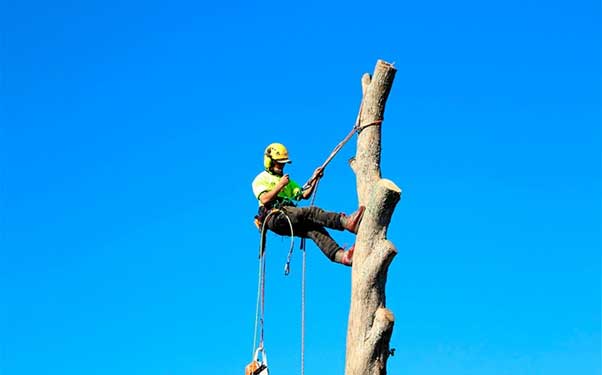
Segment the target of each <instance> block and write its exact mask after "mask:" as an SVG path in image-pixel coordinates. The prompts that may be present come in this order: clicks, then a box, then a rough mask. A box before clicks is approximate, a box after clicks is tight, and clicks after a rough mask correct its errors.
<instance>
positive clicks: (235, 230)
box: [0, 0, 602, 375]
mask: <svg viewBox="0 0 602 375" xmlns="http://www.w3.org/2000/svg"><path fill="white" fill-rule="evenodd" d="M600 15H601V10H600V4H599V2H594V1H573V2H570V3H569V2H558V1H539V0H535V1H527V2H525V1H514V0H510V1H504V2H501V1H499V2H479V1H460V2H453V3H450V2H443V1H431V2H422V3H416V2H394V1H384V2H380V3H376V4H374V3H368V2H359V1H346V2H337V1H335V2H322V1H320V2H318V1H309V2H303V3H286V2H229V3H223V4H218V3H204V2H192V1H191V2H185V1H179V0H175V1H170V2H166V1H148V2H142V1H129V2H115V1H103V2H100V1H86V2H67V1H61V0H59V1H54V2H52V3H48V2H35V1H27V0H25V1H20V2H17V1H5V2H3V3H2V5H1V11H0V25H2V49H1V50H0V63H1V67H2V81H1V84H2V86H1V87H2V90H1V92H2V101H1V105H2V107H1V108H2V116H1V117H0V125H1V126H0V130H1V138H0V142H1V143H0V150H1V154H0V155H1V159H0V161H1V167H2V168H1V181H2V188H1V190H0V192H1V195H0V199H1V212H2V215H1V216H0V217H1V229H2V230H1V234H2V236H1V239H0V241H1V245H0V318H1V319H0V332H1V333H0V373H1V374H2V375H5V374H6V375H25V374H27V375H29V374H36V375H39V374H57V375H58V374H60V375H71V374H73V375H75V374H86V375H94V374H103V375H104V374H112V375H120V374H124V375H125V374H128V375H131V374H144V375H189V374H190V375H192V374H200V373H219V374H240V373H242V371H243V368H244V366H245V365H246V363H248V362H249V360H250V359H251V358H250V357H251V351H252V344H253V323H254V314H255V298H256V282H257V273H256V272H257V258H256V255H257V247H258V233H257V231H256V229H255V227H254V226H253V224H252V217H253V215H254V212H255V210H256V201H255V200H254V198H253V195H252V191H251V187H250V183H251V180H252V179H253V178H254V176H255V175H256V174H257V173H259V172H260V171H261V169H262V152H263V149H264V148H265V146H266V145H267V144H269V143H271V142H274V141H276V142H282V143H285V144H286V145H287V146H288V148H289V151H290V154H291V157H292V158H293V160H294V163H293V164H292V165H290V166H289V167H288V172H290V173H291V175H292V177H293V179H296V180H297V181H299V182H304V181H305V180H306V179H307V177H309V175H310V174H311V172H312V171H313V169H314V168H315V167H317V166H318V165H320V164H321V163H322V162H323V161H324V159H325V158H326V157H327V156H328V154H329V153H330V151H331V150H332V148H333V147H334V146H335V145H336V144H337V143H338V142H339V141H340V140H341V139H342V138H343V137H344V136H345V135H346V134H347V132H348V131H349V129H350V127H351V126H352V124H353V121H354V120H355V115H356V113H357V110H358V105H359V102H360V99H361V98H360V96H361V90H360V85H359V80H360V77H361V75H362V74H363V73H364V72H372V70H373V68H374V65H375V62H376V60H377V59H384V60H386V61H389V62H395V66H396V67H397V68H398V73H397V77H396V79H395V83H394V87H393V90H392V92H391V95H390V97H389V100H388V105H387V110H386V117H385V122H384V124H383V129H382V131H383V159H382V172H383V176H384V177H386V178H389V179H391V180H393V181H395V182H396V183H397V184H398V185H399V186H400V187H401V188H402V189H403V190H404V194H403V197H402V200H401V202H400V203H399V205H398V206H397V209H396V211H395V214H394V216H393V219H392V222H391V225H390V229H389V238H390V239H391V240H392V241H393V242H394V243H395V244H396V246H397V247H398V250H399V254H398V255H397V257H396V258H395V260H394V262H393V264H392V265H391V267H390V271H389V279H388V284H387V304H388V307H390V308H391V309H392V310H393V312H394V313H395V316H396V323H395V328H394V333H393V337H392V340H391V346H392V347H394V348H396V355H395V356H394V357H392V358H390V360H389V367H388V368H389V373H390V374H392V375H399V374H406V375H434V374H446V375H454V374H458V375H460V374H461V375H471V374H479V375H503V374H513V375H521V374H525V375H527V374H528V375H532V374H546V375H556V374H557V375H565V374H599V373H600V370H601V364H600V353H601V348H600V341H601V328H600V321H601V314H600V312H601V309H600V307H601V306H600V292H601V281H600V271H601V269H600V268H601V258H600V248H601V245H602V244H601V208H602V202H601V187H602V186H601V155H600V141H601V139H600V124H601V85H600V84H601V81H600V79H601V78H600V77H601V56H600V48H599V45H600V42H601V32H600V30H601V22H600ZM354 149H355V141H352V142H350V143H349V144H348V146H346V148H345V149H344V150H343V151H342V152H341V153H340V154H339V156H337V158H336V159H335V160H334V161H333V162H332V163H331V164H330V165H329V167H328V169H327V170H326V175H325V178H324V179H323V182H322V183H321V184H320V190H319V192H318V197H317V201H316V202H317V204H318V205H319V206H322V207H324V208H326V209H329V210H333V211H351V210H353V209H354V208H355V206H356V204H357V202H356V199H357V198H356V191H355V180H354V176H353V173H352V172H351V170H350V169H349V168H348V167H347V165H346V160H347V159H348V158H349V157H351V156H352V155H353V154H354ZM334 236H335V238H336V239H337V241H339V242H340V243H341V244H347V245H349V244H351V243H353V237H352V236H351V235H350V234H348V233H334ZM268 241H269V245H268V246H269V250H268V251H269V254H270V258H269V259H268V280H267V283H268V285H267V288H268V289H267V302H266V303H267V305H266V310H267V311H266V349H267V351H268V355H269V359H270V365H271V366H270V367H271V369H272V371H273V373H274V374H282V373H298V372H299V340H300V338H299V327H300V321H299V314H300V289H299V286H300V265H301V262H300V253H299V251H298V250H297V251H296V254H295V257H294V259H293V264H292V268H293V270H292V274H291V275H290V276H289V277H287V278H285V277H284V276H283V275H282V267H283V265H284V261H285V258H286V251H287V245H288V243H287V239H280V238H278V237H276V236H270V237H269V239H268ZM297 244H298V241H297ZM307 255H308V271H307V301H306V304H307V311H306V319H307V327H306V329H307V338H306V354H305V358H306V373H307V374H327V373H332V374H335V373H339V374H342V373H343V369H344V355H345V336H346V324H347V314H348V307H349V297H350V289H349V288H350V285H349V284H350V283H349V282H350V272H349V269H347V268H344V267H341V266H338V265H335V264H332V263H330V262H329V261H328V260H327V259H326V258H325V257H324V256H323V255H322V254H321V253H320V252H319V250H318V249H317V248H316V247H315V246H313V245H309V248H308V254H307Z"/></svg>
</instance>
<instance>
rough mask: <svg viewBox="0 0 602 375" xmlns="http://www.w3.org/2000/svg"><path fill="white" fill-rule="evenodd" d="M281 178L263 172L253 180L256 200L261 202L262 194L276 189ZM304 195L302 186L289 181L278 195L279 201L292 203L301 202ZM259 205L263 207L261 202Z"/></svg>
mask: <svg viewBox="0 0 602 375" xmlns="http://www.w3.org/2000/svg"><path fill="white" fill-rule="evenodd" d="M281 178H282V177H281V176H276V175H273V174H271V173H269V172H267V171H263V172H261V173H260V174H258V175H257V177H255V179H254V180H253V184H252V186H253V194H254V195H255V198H257V199H258V200H259V196H260V195H261V194H263V193H265V192H267V191H270V190H272V189H274V188H275V187H276V185H277V184H278V181H280V179H281ZM302 195H303V189H302V188H301V186H300V185H299V184H298V183H296V182H295V181H293V180H291V179H289V181H288V184H286V186H285V187H284V189H282V190H280V193H278V198H279V200H283V201H288V202H291V201H299V200H301V198H302ZM259 205H260V206H261V205H262V204H261V201H259Z"/></svg>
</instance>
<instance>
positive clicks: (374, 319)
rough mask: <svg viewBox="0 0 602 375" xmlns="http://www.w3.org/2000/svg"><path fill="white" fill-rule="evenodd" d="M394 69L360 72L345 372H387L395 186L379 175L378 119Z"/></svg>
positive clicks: (382, 65) (386, 66)
mask: <svg viewBox="0 0 602 375" xmlns="http://www.w3.org/2000/svg"><path fill="white" fill-rule="evenodd" d="M395 72H396V69H395V68H394V67H393V65H391V64H389V63H386V62H384V61H381V60H379V61H378V62H377V63H376V68H375V69H374V74H373V75H372V77H370V75H369V74H364V76H363V77H362V91H363V93H364V96H363V100H362V104H361V107H360V113H359V115H358V116H359V117H358V119H359V121H358V124H359V128H360V129H361V130H360V132H359V135H358V140H357V151H356V157H355V158H354V159H352V160H351V161H350V164H351V168H352V169H353V171H354V172H355V174H356V180H357V192H358V198H359V203H360V204H361V205H364V206H366V211H365V213H364V218H363V220H362V223H361V225H360V227H359V231H358V234H357V238H356V243H355V254H354V256H353V268H352V272H351V275H352V276H351V277H352V280H351V283H352V286H351V288H352V289H351V307H350V310H349V325H348V329H347V354H346V363H345V374H346V375H384V374H386V373H387V359H388V358H389V341H390V339H391V334H392V332H393V323H394V320H395V318H394V316H393V313H392V312H391V311H390V310H388V309H387V308H386V304H385V302H386V298H385V284H386V281H387V271H388V268H389V265H390V264H391V261H392V260H393V257H394V256H395V255H396V254H397V250H396V249H395V246H394V245H393V244H392V243H391V242H390V241H388V240H387V238H386V237H387V227H388V225H389V222H390V221H391V216H392V215H393V210H394V209H395V206H396V205H397V202H399V199H400V197H401V190H400V189H399V188H398V187H397V186H396V185H395V184H394V183H393V182H392V181H390V180H387V179H383V178H381V171H380V155H381V123H380V122H379V121H380V120H382V119H383V114H384V111H385V103H386V101H387V97H388V96H389V92H390V90H391V86H392V84H393V79H394V78H395Z"/></svg>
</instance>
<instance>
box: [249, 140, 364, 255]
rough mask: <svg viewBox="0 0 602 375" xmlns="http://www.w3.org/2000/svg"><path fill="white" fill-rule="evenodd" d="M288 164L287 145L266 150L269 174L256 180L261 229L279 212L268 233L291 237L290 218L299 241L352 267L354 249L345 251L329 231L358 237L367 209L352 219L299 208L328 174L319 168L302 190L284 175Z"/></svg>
mask: <svg viewBox="0 0 602 375" xmlns="http://www.w3.org/2000/svg"><path fill="white" fill-rule="evenodd" d="M288 163H291V160H290V159H289V157H288V150H287V149H286V147H284V145H282V144H280V143H272V144H270V145H269V146H268V147H267V148H266V149H265V152H264V156H263V166H264V168H265V170H264V171H263V172H261V173H260V174H258V175H257V177H255V179H254V180H253V185H252V186H253V193H254V195H255V197H256V198H257V200H258V201H259V213H258V215H257V216H255V219H256V220H257V222H258V223H259V225H260V226H261V225H262V223H263V221H264V220H265V218H266V217H267V216H268V214H269V212H270V211H271V210H272V209H279V210H280V211H281V213H280V214H274V215H270V216H269V217H268V221H267V222H266V223H265V225H266V227H267V228H268V229H270V230H271V231H272V232H274V233H276V234H279V235H281V236H290V235H291V233H290V226H289V222H288V220H287V218H286V217H288V218H289V219H290V221H291V224H292V227H293V234H294V235H295V236H296V237H302V238H310V239H311V240H312V241H314V243H315V244H316V245H317V246H318V247H319V248H320V250H322V252H323V253H324V255H326V257H327V258H328V259H330V260H331V261H333V262H336V263H341V264H344V265H346V266H351V264H352V259H353V250H354V245H352V246H351V247H350V248H349V249H347V250H345V249H343V248H342V247H341V246H339V245H338V244H337V243H336V242H335V241H334V239H333V238H332V237H331V236H330V234H328V232H327V231H326V229H325V227H326V228H331V229H336V230H345V229H346V230H348V231H350V232H352V233H357V229H358V227H359V224H360V221H361V220H362V216H363V213H364V207H363V206H360V207H359V208H358V210H357V211H355V212H354V213H352V214H351V215H345V214H340V213H335V212H329V211H324V210H323V209H321V208H319V207H315V206H311V207H297V206H296V203H295V202H298V201H300V200H301V199H309V197H311V193H312V192H313V189H314V187H315V186H316V183H317V181H318V179H319V178H320V177H322V175H323V173H324V171H323V168H322V167H320V168H317V169H316V170H315V171H314V173H313V175H312V178H311V179H310V183H309V184H308V185H307V186H305V187H301V186H299V184H297V183H296V182H295V181H293V180H292V179H290V178H289V175H288V174H284V167H285V166H286V164H288ZM285 215H286V216H285Z"/></svg>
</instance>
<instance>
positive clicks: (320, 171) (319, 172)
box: [311, 167, 324, 180]
mask: <svg viewBox="0 0 602 375" xmlns="http://www.w3.org/2000/svg"><path fill="white" fill-rule="evenodd" d="M322 176H324V168H323V167H318V168H316V170H315V171H314V174H313V175H312V176H311V179H312V180H317V179H318V178H322Z"/></svg>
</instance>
